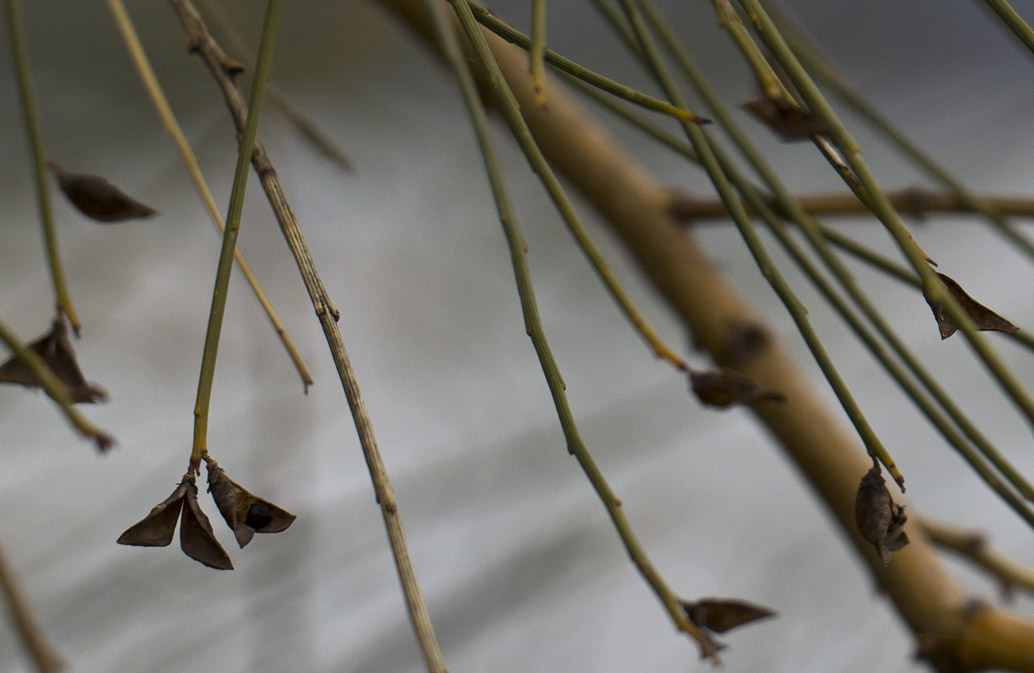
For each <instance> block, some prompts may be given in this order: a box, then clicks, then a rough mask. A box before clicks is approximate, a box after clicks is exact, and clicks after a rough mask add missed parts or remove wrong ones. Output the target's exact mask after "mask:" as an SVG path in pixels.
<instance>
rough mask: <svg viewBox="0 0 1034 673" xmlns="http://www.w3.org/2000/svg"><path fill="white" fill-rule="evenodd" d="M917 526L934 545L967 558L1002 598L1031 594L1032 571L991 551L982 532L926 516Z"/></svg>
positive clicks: (992, 549) (1033, 569)
mask: <svg viewBox="0 0 1034 673" xmlns="http://www.w3.org/2000/svg"><path fill="white" fill-rule="evenodd" d="M919 526H920V528H922V529H923V532H924V533H926V535H927V536H928V537H929V538H930V541H931V542H933V543H934V544H935V545H937V546H938V547H940V548H942V549H946V550H949V551H951V552H953V553H955V554H958V555H959V556H961V557H963V558H965V559H967V560H968V561H970V562H971V563H973V564H974V565H975V566H977V567H978V568H980V569H982V570H983V571H985V572H986V573H987V574H989V575H990V576H991V577H993V578H994V579H996V580H997V581H998V584H999V586H1000V587H1001V590H1002V594H1003V596H1004V597H1005V598H1011V597H1012V595H1013V594H1014V593H1015V592H1016V591H1022V592H1023V593H1026V594H1034V568H1032V567H1031V566H1028V565H1024V564H1022V563H1018V562H1017V561H1014V560H1013V559H1011V558H1009V557H1008V556H1006V555H1005V554H1003V553H1002V552H1000V551H998V550H996V549H994V548H993V547H992V546H991V545H990V544H989V543H988V542H987V537H986V536H985V535H984V534H983V533H981V532H979V531H971V530H964V529H961V528H958V527H956V526H952V525H951V524H948V523H945V522H943V521H938V520H936V519H931V518H930V517H927V516H922V517H919Z"/></svg>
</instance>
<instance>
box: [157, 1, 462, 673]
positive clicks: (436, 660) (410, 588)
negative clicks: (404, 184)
mask: <svg viewBox="0 0 1034 673" xmlns="http://www.w3.org/2000/svg"><path fill="white" fill-rule="evenodd" d="M170 2H171V3H172V5H173V8H174V9H175V10H176V13H177V14H178V15H179V17H180V20H181V21H182V23H183V26H184V29H185V31H186V33H187V38H188V41H189V44H190V47H191V49H192V50H193V51H195V52H196V53H197V54H198V55H199V56H201V58H202V60H203V61H204V63H205V65H206V66H207V67H208V69H209V71H210V72H211V74H212V76H213V77H214V78H215V80H216V82H217V84H218V85H219V88H220V90H221V91H222V94H223V97H224V99H225V101H226V104H227V107H228V108H229V110H230V113H231V115H232V116H233V121H234V124H235V126H236V127H237V130H238V133H240V132H241V131H242V130H243V128H244V124H245V118H246V114H247V113H246V108H245V105H244V100H243V99H242V98H241V95H240V92H239V91H238V90H237V88H236V86H235V85H234V83H233V80H232V78H231V75H230V73H229V72H228V71H227V70H226V68H225V66H226V64H227V60H226V57H225V55H224V54H223V52H222V50H221V49H219V47H218V45H217V44H216V43H215V41H214V40H213V39H212V36H211V35H210V34H209V32H208V30H207V29H206V27H205V25H204V23H203V22H202V20H201V17H200V16H199V15H198V13H197V10H196V9H195V8H194V7H193V5H191V3H190V2H189V0H170ZM252 165H253V167H254V168H255V171H256V173H257V174H258V176H259V179H260V180H261V182H262V187H263V190H264V191H265V192H266V197H267V198H268V199H269V202H270V204H271V206H272V208H273V211H274V214H275V215H276V218H277V222H278V223H279V225H280V228H281V231H282V232H283V235H284V238H285V239H286V241H287V244H288V247H289V248H290V250H291V253H292V255H294V258H295V262H296V263H297V264H298V269H299V271H300V272H301V275H302V280H303V282H304V284H305V288H306V290H307V291H308V293H309V298H310V299H311V301H312V305H313V308H314V309H315V311H316V317H317V318H318V319H319V322H320V326H321V327H322V328H323V333H324V335H325V337H326V339H327V344H328V346H329V347H330V353H331V356H332V357H333V359H334V366H335V369H336V370H337V373H338V377H339V378H340V379H341V385H342V388H343V389H344V392H345V397H346V398H347V400H348V406H349V409H350V410H351V413H352V418H353V420H354V421H355V426H356V431H357V433H358V435H359V442H360V444H361V446H362V450H363V457H364V458H365V459H366V464H367V468H368V469H369V471H370V479H371V481H372V482H373V489H374V494H375V496H376V500H377V503H378V505H380V509H381V515H382V517H383V518H384V525H385V528H386V529H387V533H388V541H389V544H390V546H391V551H392V555H393V557H394V561H395V566H396V569H397V571H398V575H399V580H400V583H401V585H402V592H403V595H404V597H405V600H406V608H407V610H408V613H409V618H410V621H411V622H412V624H413V629H414V631H415V633H416V637H417V641H418V643H419V645H420V649H421V653H422V654H423V657H424V661H425V664H426V667H427V670H428V671H429V673H446V670H447V669H446V667H445V662H444V661H443V659H442V654H441V650H440V649H439V647H438V642H437V640H436V638H435V635H434V629H433V628H432V626H431V619H430V616H429V615H428V613H427V607H426V605H425V604H424V600H423V597H422V595H421V592H420V585H419V583H418V581H417V578H416V571H415V570H414V568H413V563H412V561H411V560H410V557H409V551H408V548H407V544H406V538H405V533H404V531H403V528H402V520H401V518H400V517H399V513H398V504H397V502H396V501H395V494H394V491H393V490H392V488H391V482H390V481H389V479H388V472H387V469H386V468H385V466H384V460H383V459H382V458H381V454H380V449H379V448H378V446H377V440H376V438H375V436H374V432H373V423H372V421H371V420H370V417H369V414H368V413H367V411H366V404H365V403H364V401H363V396H362V393H361V391H360V390H359V384H358V381H357V379H356V376H355V371H354V370H353V369H352V364H351V362H350V361H349V358H348V354H347V353H346V351H345V344H344V340H343V339H342V337H341V331H340V330H339V329H338V325H337V321H338V319H339V317H340V314H339V312H338V310H337V309H336V308H335V307H334V305H333V303H332V302H331V301H330V298H329V296H328V295H327V291H326V289H325V288H324V287H323V282H322V281H321V280H320V277H319V274H318V273H317V271H316V266H315V264H314V263H313V261H312V256H311V255H310V254H309V250H308V246H307V245H306V243H305V239H304V237H303V235H302V232H301V228H300V227H299V225H298V220H297V218H296V217H295V215H294V211H293V210H292V209H291V206H290V204H289V203H288V201H287V198H286V196H285V195H284V192H283V188H282V186H281V185H280V179H279V177H278V176H277V173H276V170H275V169H274V168H273V164H272V162H271V161H270V159H269V155H268V154H267V153H266V150H265V147H264V146H263V144H262V141H261V139H258V138H256V140H255V152H254V154H253V155H252Z"/></svg>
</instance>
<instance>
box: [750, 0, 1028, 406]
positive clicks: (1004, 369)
mask: <svg viewBox="0 0 1034 673" xmlns="http://www.w3.org/2000/svg"><path fill="white" fill-rule="evenodd" d="M740 2H741V4H742V5H743V7H744V8H745V9H746V10H747V13H748V15H749V16H750V19H751V21H752V22H753V24H754V26H755V29H756V30H757V33H758V35H759V36H760V37H761V39H762V40H763V41H764V42H765V44H766V46H768V48H769V50H770V51H771V52H772V54H773V57H774V58H775V59H776V60H778V61H779V63H780V65H781V66H782V67H783V69H784V70H785V71H786V73H787V76H788V77H789V78H790V80H791V81H792V82H793V84H794V86H795V87H796V88H797V90H798V91H799V92H800V94H801V96H802V97H803V98H804V100H805V102H806V103H807V104H808V107H809V109H810V110H811V111H812V112H813V113H815V114H818V115H819V116H820V117H822V118H823V119H824V120H825V121H826V123H828V124H829V128H830V131H829V136H830V138H831V140H832V141H833V143H834V144H835V145H836V147H837V148H838V149H839V150H840V153H841V154H842V155H843V158H844V159H845V160H846V161H847V163H848V165H849V166H850V167H851V170H852V172H853V174H854V175H856V176H857V178H858V180H859V182H860V183H861V185H862V187H861V189H862V191H863V192H864V194H865V197H866V198H867V199H868V203H869V204H870V206H871V208H872V210H873V213H874V214H875V215H876V217H877V218H879V220H880V221H881V222H883V224H884V225H885V226H886V228H887V230H888V231H889V232H890V234H891V236H892V237H893V238H894V240H895V242H896V243H897V245H898V248H899V249H900V250H901V252H902V253H903V254H904V255H905V257H906V258H907V259H908V261H909V263H910V264H911V265H912V268H914V269H915V271H916V273H917V274H918V275H919V278H920V279H921V280H922V282H923V293H924V295H925V296H926V298H927V300H928V301H929V302H931V303H933V304H938V303H939V304H941V305H942V306H943V307H944V309H945V311H946V313H947V314H948V316H949V317H950V318H951V319H952V320H953V321H954V322H955V323H956V324H957V325H958V326H959V329H960V330H961V331H962V333H963V335H964V337H965V338H966V340H967V341H968V342H969V344H970V346H971V348H972V349H973V351H974V352H975V353H976V354H977V356H978V357H979V359H980V360H981V361H982V362H983V363H984V365H985V367H986V368H987V370H988V371H989V372H990V373H991V375H992V376H993V377H994V378H995V379H996V380H997V381H998V383H999V384H1000V386H1001V387H1002V389H1003V390H1004V391H1005V393H1006V394H1007V395H1008V397H1009V398H1010V399H1012V400H1013V402H1014V404H1015V405H1016V407H1017V408H1018V409H1019V410H1020V412H1021V413H1022V414H1023V415H1024V416H1025V417H1026V418H1027V421H1028V422H1029V423H1030V424H1031V425H1034V398H1031V396H1030V394H1029V393H1028V392H1027V391H1026V390H1025V389H1024V387H1023V386H1022V385H1021V384H1020V382H1019V380H1018V379H1017V378H1016V376H1015V375H1014V374H1013V372H1012V371H1011V370H1010V369H1009V367H1008V366H1007V365H1006V364H1005V363H1004V362H1003V361H1002V360H1001V358H999V357H998V354H997V353H996V352H995V351H994V349H993V348H991V346H990V345H989V344H988V342H987V340H986V339H984V338H983V337H982V336H981V335H980V334H979V333H978V332H977V329H976V326H975V325H974V324H973V321H972V320H971V319H970V317H969V316H968V315H967V314H966V312H965V311H964V310H963V309H962V307H961V306H959V303H958V302H957V301H956V300H955V298H954V297H952V296H951V294H950V293H949V292H948V291H947V289H946V288H945V286H944V283H943V282H941V280H940V279H939V278H938V276H937V274H936V273H934V271H933V269H931V268H930V266H929V265H928V264H927V261H928V258H927V257H926V254H925V253H924V252H923V251H922V250H921V249H920V248H919V246H918V245H917V244H916V242H915V240H914V239H913V238H912V234H911V233H910V232H909V231H908V228H907V227H906V226H905V225H904V223H903V222H902V221H901V218H900V216H899V215H898V214H897V212H896V211H895V210H894V207H893V206H892V205H891V203H890V201H889V199H888V198H887V196H886V194H885V193H884V192H883V189H882V188H881V187H880V186H879V183H878V182H877V181H876V179H875V177H874V176H873V175H872V173H871V171H870V170H869V168H868V166H867V165H866V163H865V161H864V160H863V159H862V156H861V150H860V149H859V147H858V144H857V143H856V142H855V140H854V138H852V137H851V135H850V134H849V133H848V131H847V129H846V128H845V127H844V125H843V123H842V122H841V121H840V119H839V118H838V117H837V115H836V113H834V112H833V109H832V108H831V107H830V106H829V104H828V103H827V102H826V100H825V98H824V97H823V95H822V93H821V92H820V91H819V90H818V87H816V86H815V83H814V82H813V81H812V79H811V77H810V76H809V75H808V73H807V72H806V71H805V70H804V68H803V67H802V66H801V64H800V62H799V61H798V60H797V58H796V56H795V55H794V54H793V52H792V50H791V49H790V47H789V45H787V43H786V41H785V40H784V39H783V37H782V35H780V33H779V31H778V29H777V28H776V26H775V24H773V23H772V20H771V19H770V18H769V17H768V15H767V14H766V13H765V11H764V9H763V8H762V6H761V4H760V3H759V2H758V0H740ZM849 186H850V183H849Z"/></svg>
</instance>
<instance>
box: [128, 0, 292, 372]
mask: <svg viewBox="0 0 1034 673" xmlns="http://www.w3.org/2000/svg"><path fill="white" fill-rule="evenodd" d="M108 8H109V9H110V10H111V14H112V16H113V17H114V19H115V25H116V26H117V27H118V29H119V33H121V35H122V40H123V41H124V42H125V43H126V48H127V49H128V50H129V55H130V59H131V60H132V61H133V65H135V66H136V70H137V73H138V74H139V75H140V80H141V81H142V82H143V85H144V88H145V89H146V90H147V95H148V96H149V97H150V98H151V104H152V105H154V109H155V111H156V112H157V113H158V117H159V118H160V119H161V122H162V126H164V127H165V130H166V132H167V133H168V134H169V135H170V136H171V137H172V141H173V143H174V144H175V145H176V149H177V150H178V151H179V153H180V157H181V158H182V159H183V163H184V164H185V165H186V167H187V172H188V173H190V179H191V181H192V182H193V183H194V187H195V188H196V189H197V191H198V194H199V195H200V196H201V200H202V201H203V202H204V204H205V207H206V208H207V209H208V214H209V215H210V216H211V218H212V222H213V223H214V224H215V227H216V229H217V230H219V232H220V233H223V232H224V230H225V228H226V226H225V224H224V223H223V216H222V215H221V214H220V213H219V206H217V205H216V203H215V199H214V198H213V197H212V192H211V191H210V190H209V189H208V184H207V183H206V182H205V178H204V176H203V175H202V174H201V167H200V166H198V163H197V157H195V156H194V151H193V150H192V149H191V148H190V143H189V142H187V138H186V136H185V135H184V133H183V130H182V129H181V128H180V125H179V123H178V122H177V121H176V115H175V114H173V112H172V107H171V106H170V105H169V101H168V100H167V99H166V98H165V94H164V93H163V92H162V88H161V85H160V84H158V78H157V77H155V74H154V70H153V69H152V68H151V64H150V63H149V62H148V59H147V54H146V53H144V48H143V45H141V44H140V38H139V37H137V34H136V29H135V28H134V27H133V22H132V21H131V20H130V18H129V13H128V12H126V7H125V5H124V4H123V3H122V0H108ZM233 257H234V259H235V260H236V262H237V266H238V268H240V270H241V273H242V274H244V278H245V279H246V280H247V281H248V285H250V286H251V290H252V292H253V293H254V294H255V297H256V298H257V299H258V301H259V303H260V304H261V305H262V309H263V310H264V311H265V312H266V316H267V317H268V318H269V322H270V323H271V324H272V325H273V329H274V330H275V331H276V333H277V336H279V337H280V341H281V342H282V343H283V345H284V348H285V349H286V350H287V354H288V356H289V357H290V358H291V362H293V363H294V367H295V369H297V370H298V374H299V375H300V376H301V378H302V386H303V388H304V390H305V391H306V392H308V390H309V386H311V385H312V375H311V374H310V373H309V369H308V367H306V366H305V361H304V360H303V359H302V355H301V353H299V352H298V348H297V347H296V346H295V345H294V341H292V340H291V337H290V335H288V334H287V328H286V327H284V323H283V322H282V321H281V320H280V316H278V315H277V313H276V310H275V309H274V308H273V305H272V304H271V303H270V301H269V298H268V297H266V293H265V292H264V291H263V290H262V287H261V286H260V285H259V283H258V279H257V278H255V274H254V273H252V271H251V267H250V266H249V265H248V263H247V261H245V259H244V254H243V253H241V251H240V250H239V249H235V250H234V251H233Z"/></svg>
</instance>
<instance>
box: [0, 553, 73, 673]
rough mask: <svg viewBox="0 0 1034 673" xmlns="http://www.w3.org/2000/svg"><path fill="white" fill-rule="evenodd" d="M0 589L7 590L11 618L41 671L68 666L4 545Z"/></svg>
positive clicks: (51, 671) (52, 672)
mask: <svg viewBox="0 0 1034 673" xmlns="http://www.w3.org/2000/svg"><path fill="white" fill-rule="evenodd" d="M0 591H2V592H3V595H4V600H5V602H6V603H7V611H8V612H9V613H10V615H11V621H13V622H14V625H15V627H16V628H17V629H18V635H20V636H21V639H22V643H23V644H24V645H25V649H26V650H27V651H28V653H29V656H30V657H32V663H33V664H35V666H36V670H37V671H39V673H57V671H60V670H61V669H62V668H64V666H65V664H64V661H62V659H61V655H60V654H58V652H57V650H56V649H54V646H53V645H52V644H51V643H50V639H49V638H47V634H46V633H45V632H44V631H43V627H42V626H40V623H39V620H38V619H36V615H35V614H33V611H32V606H31V605H30V604H29V599H28V597H27V596H26V595H25V591H24V590H23V589H22V585H21V582H19V581H18V576H17V574H16V573H15V570H14V566H13V565H12V564H11V561H10V560H9V559H8V558H7V554H5V553H4V550H3V548H2V547H0Z"/></svg>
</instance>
